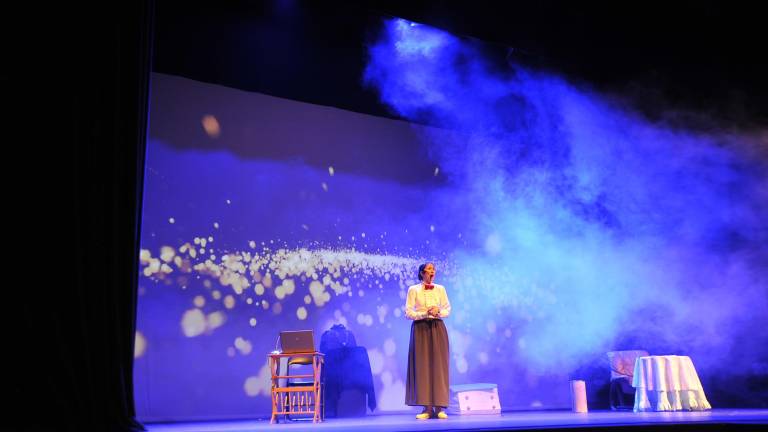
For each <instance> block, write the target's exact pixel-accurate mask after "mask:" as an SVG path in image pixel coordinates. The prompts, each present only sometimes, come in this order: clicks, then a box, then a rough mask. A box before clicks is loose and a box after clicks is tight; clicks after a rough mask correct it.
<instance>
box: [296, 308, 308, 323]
mask: <svg viewBox="0 0 768 432" xmlns="http://www.w3.org/2000/svg"><path fill="white" fill-rule="evenodd" d="M296 317H297V318H298V319H300V320H305V319H307V308H305V307H304V306H299V308H298V309H296Z"/></svg>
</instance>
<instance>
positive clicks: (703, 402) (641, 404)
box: [632, 355, 712, 412]
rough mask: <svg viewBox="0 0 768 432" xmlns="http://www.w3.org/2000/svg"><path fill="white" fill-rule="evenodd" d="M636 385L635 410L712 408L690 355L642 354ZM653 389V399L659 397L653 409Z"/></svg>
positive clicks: (636, 367) (633, 383) (634, 382)
mask: <svg viewBox="0 0 768 432" xmlns="http://www.w3.org/2000/svg"><path fill="white" fill-rule="evenodd" d="M632 387H634V388H635V407H634V411H635V412H639V411H651V410H653V411H681V410H688V411H704V410H708V409H712V406H711V405H710V404H709V402H708V401H707V397H706V396H705V395H704V389H703V388H702V386H701V381H699V375H698V374H697V373H696V368H695V367H693V362H692V361H691V358H690V357H688V356H677V355H664V356H643V357H638V358H637V359H636V360H635V372H634V377H633V378H632ZM649 391H650V392H651V394H650V397H651V399H654V400H655V407H653V408H652V406H651V400H649V394H648V392H649Z"/></svg>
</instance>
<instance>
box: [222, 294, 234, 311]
mask: <svg viewBox="0 0 768 432" xmlns="http://www.w3.org/2000/svg"><path fill="white" fill-rule="evenodd" d="M224 307H225V308H227V309H232V308H233V307H235V298H234V297H232V296H231V295H228V296H226V297H224Z"/></svg>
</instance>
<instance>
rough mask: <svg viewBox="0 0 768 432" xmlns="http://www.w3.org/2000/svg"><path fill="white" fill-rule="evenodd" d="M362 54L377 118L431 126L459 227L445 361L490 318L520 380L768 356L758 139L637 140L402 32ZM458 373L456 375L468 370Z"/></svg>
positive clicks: (472, 53) (544, 83)
mask: <svg viewBox="0 0 768 432" xmlns="http://www.w3.org/2000/svg"><path fill="white" fill-rule="evenodd" d="M369 54H370V56H369V64H368V66H367V68H366V71H365V82H366V83H367V84H368V85H370V86H372V87H374V88H375V89H376V90H377V91H378V92H379V94H380V97H381V100H382V101H383V102H384V103H386V104H387V105H389V106H390V107H391V108H392V109H393V110H395V111H396V112H397V113H399V114H400V115H402V116H403V117H405V118H407V119H411V120H414V121H418V122H420V123H424V122H426V123H428V124H430V125H432V126H436V128H432V129H423V131H424V132H423V133H422V135H423V138H424V142H425V145H426V147H427V150H428V152H429V154H430V155H431V156H432V157H433V158H434V159H435V160H436V161H437V163H438V164H439V166H440V171H439V172H440V175H441V176H445V177H446V178H449V179H450V182H451V187H452V188H453V190H454V191H455V192H456V193H454V194H453V196H452V200H453V202H454V203H455V207H459V208H465V209H466V210H467V211H466V212H465V213H464V214H463V215H462V217H463V219H464V223H465V225H466V226H468V227H470V230H469V233H468V234H467V235H466V236H465V238H467V239H468V241H469V243H468V245H467V246H464V245H457V248H456V249H455V250H454V251H453V254H452V259H453V265H454V266H455V272H454V276H453V278H452V279H451V281H450V282H451V286H452V288H453V292H454V294H453V295H454V297H456V299H457V300H458V301H457V302H456V306H454V309H455V310H457V321H458V324H457V328H455V329H454V332H453V333H452V334H451V337H452V339H451V342H452V344H458V345H462V344H464V343H472V342H471V337H470V335H471V334H472V333H473V332H476V331H477V330H470V329H476V328H477V327H479V326H485V324H484V322H483V321H485V320H486V319H487V317H489V316H501V317H504V318H503V319H502V320H500V325H499V326H498V331H497V332H495V334H496V335H497V336H496V337H499V333H501V334H502V335H504V337H510V336H512V337H513V338H514V339H516V342H517V343H516V347H517V349H516V350H514V353H513V356H512V357H511V358H509V361H510V362H511V364H524V365H526V367H528V368H530V369H531V370H534V371H544V370H546V371H566V372H567V371H568V370H571V369H572V368H575V367H578V366H579V365H580V364H583V363H584V362H586V361H588V360H589V359H592V358H597V357H598V356H600V355H604V353H605V351H607V350H611V349H615V348H617V347H619V348H621V347H624V348H632V347H653V349H660V350H668V351H670V352H673V353H683V352H684V353H687V354H690V355H693V356H694V357H697V358H698V361H699V362H700V363H702V366H703V367H712V368H717V367H722V366H718V365H722V364H728V365H729V367H732V366H733V365H734V362H736V363H739V364H742V365H744V366H745V367H748V368H751V367H753V365H754V364H758V363H759V361H758V359H760V358H765V357H766V350H765V349H764V348H758V349H752V348H750V353H749V355H747V356H740V357H739V358H735V359H734V358H729V359H728V361H727V362H722V360H723V357H726V356H728V353H729V350H730V349H731V348H732V347H733V346H734V344H736V343H738V341H743V340H745V339H754V338H757V339H758V340H762V341H766V340H768V337H767V336H768V335H766V331H765V330H764V328H763V326H761V325H760V324H759V323H760V322H762V321H764V320H765V319H766V318H768V305H766V295H765V286H766V284H767V282H768V266H766V265H765V264H766V263H768V249H767V248H766V247H765V244H768V243H766V241H767V240H768V229H767V228H768V205H766V202H767V201H766V200H767V199H768V181H767V179H766V172H768V171H767V170H766V150H765V149H766V143H767V142H766V139H765V136H766V135H765V133H764V132H760V131H743V132H742V131H724V130H723V131H716V132H713V133H701V132H697V131H688V130H684V129H680V128H671V127H667V126H665V125H664V124H651V123H649V122H648V121H646V120H644V119H642V118H641V117H640V116H639V115H636V114H634V113H633V112H632V111H631V109H629V108H627V107H625V106H622V105H621V104H620V103H619V102H618V101H617V100H616V99H612V98H610V97H608V96H601V95H598V94H596V93H594V92H592V91H590V90H589V89H588V88H584V87H585V86H580V87H577V86H576V85H573V84H570V83H568V82H566V81H565V80H563V79H561V78H558V77H555V76H552V75H548V74H545V73H540V72H536V71H532V70H529V69H526V68H524V67H522V66H517V67H515V68H514V70H509V71H507V72H498V71H494V70H493V69H492V68H491V67H490V66H489V64H488V63H487V62H486V60H485V59H484V58H483V55H482V54H481V50H479V49H478V47H477V45H476V44H473V43H470V42H468V41H466V40H462V39H459V38H457V37H455V36H453V35H450V34H448V33H446V32H443V31H441V30H438V29H435V28H430V27H428V26H423V25H416V26H412V25H410V24H409V23H408V22H407V21H404V20H401V19H392V20H387V21H386V22H385V23H384V26H383V30H382V33H381V36H380V38H379V40H377V41H376V42H375V43H374V44H373V45H371V46H370V47H369ZM660 110H663V107H660ZM436 172H437V171H436ZM746 317H748V318H746ZM488 328H489V329H490V328H494V329H495V328H496V324H495V323H494V324H492V325H490V326H489V327H488ZM465 336H466V337H465ZM628 344H629V346H627V345H628ZM452 350H453V351H456V348H454V347H453V346H452ZM664 353H666V352H664ZM454 354H456V352H454ZM481 354H482V353H481ZM486 355H487V354H485V355H481V356H480V358H479V360H480V362H483V361H487V360H488V358H487V357H486ZM457 357H458V358H457V360H458V361H457V368H458V369H459V370H461V369H464V368H465V367H467V364H466V362H467V361H474V359H470V358H465V357H464V356H457ZM755 362H758V363H755ZM759 364H765V363H759Z"/></svg>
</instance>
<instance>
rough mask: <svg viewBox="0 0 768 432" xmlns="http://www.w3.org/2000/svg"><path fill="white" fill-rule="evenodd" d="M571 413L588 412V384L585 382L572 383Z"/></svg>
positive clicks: (575, 381) (576, 381)
mask: <svg viewBox="0 0 768 432" xmlns="http://www.w3.org/2000/svg"><path fill="white" fill-rule="evenodd" d="M571 411H573V412H577V413H585V412H587V383H586V382H584V381H583V380H572V381H571Z"/></svg>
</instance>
